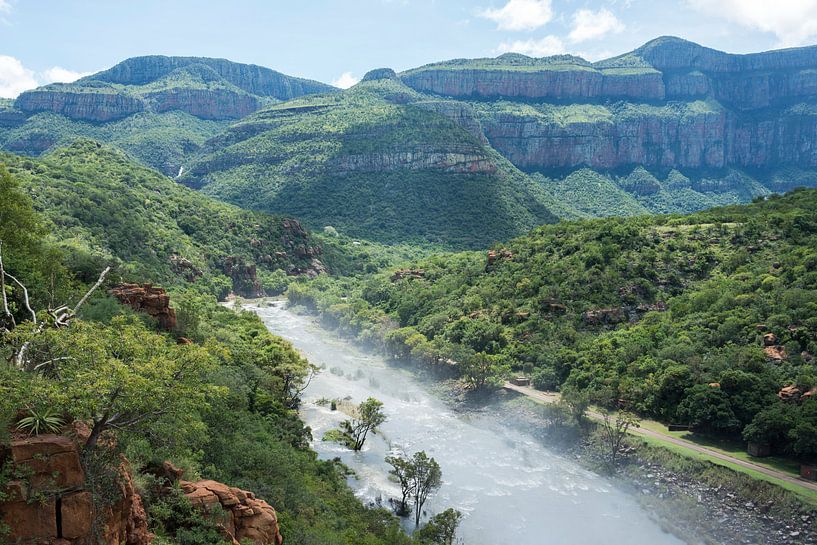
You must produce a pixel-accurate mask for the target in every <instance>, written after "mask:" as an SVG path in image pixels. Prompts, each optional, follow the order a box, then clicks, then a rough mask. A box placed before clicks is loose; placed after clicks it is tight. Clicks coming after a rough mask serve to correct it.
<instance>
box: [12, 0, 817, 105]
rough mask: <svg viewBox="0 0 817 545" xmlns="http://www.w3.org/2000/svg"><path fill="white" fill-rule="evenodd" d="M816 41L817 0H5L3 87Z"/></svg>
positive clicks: (322, 73)
mask: <svg viewBox="0 0 817 545" xmlns="http://www.w3.org/2000/svg"><path fill="white" fill-rule="evenodd" d="M665 35H672V36H679V37H682V38H686V39H688V40H692V41H694V42H697V43H700V44H702V45H706V46H708V47H714V48H716V49H720V50H723V51H728V52H732V53H748V52H754V51H763V50H768V49H776V48H781V47H794V46H801V45H811V44H815V43H817V0H290V1H280V0H266V1H264V0H230V1H229V2H227V1H223V0H212V1H208V0H138V1H136V0H127V1H124V0H123V1H119V0H0V97H5V98H13V97H14V96H16V95H17V94H19V93H20V92H22V91H24V90H26V89H31V88H34V87H36V86H38V85H43V84H46V83H49V82H54V81H73V80H74V79H77V78H78V77H81V76H82V75H85V74H89V73H93V72H97V71H99V70H104V69H106V68H109V67H110V66H113V65H114V64H116V63H117V62H119V61H121V60H124V59H126V58H128V57H134V56H138V55H148V54H162V55H193V56H205V57H222V58H227V59H230V60H233V61H238V62H245V63H253V64H259V65H262V66H267V67H269V68H272V69H274V70H278V71H280V72H283V73H285V74H289V75H293V76H300V77H306V78H310V79H315V80H319V81H323V82H326V83H333V84H335V85H337V86H340V87H348V86H351V85H353V84H354V83H355V82H357V81H358V80H359V78H361V77H362V76H363V75H364V74H365V73H366V72H367V71H369V70H371V69H373V68H380V67H389V68H394V69H395V70H397V71H400V70H405V69H408V68H412V67H416V66H421V65H423V64H427V63H430V62H435V61H440V60H446V59H452V58H463V57H493V56H496V55H499V54H502V53H504V52H508V51H514V52H519V53H524V54H526V55H530V56H534V57H541V56H547V55H553V54H559V53H572V54H577V55H580V56H582V57H585V58H587V59H588V60H593V61H595V60H599V59H603V58H607V57H610V56H614V55H618V54H620V53H624V52H627V51H631V50H632V49H635V48H636V47H638V46H640V45H642V44H643V43H645V42H647V41H648V40H650V39H653V38H656V37H658V36H665Z"/></svg>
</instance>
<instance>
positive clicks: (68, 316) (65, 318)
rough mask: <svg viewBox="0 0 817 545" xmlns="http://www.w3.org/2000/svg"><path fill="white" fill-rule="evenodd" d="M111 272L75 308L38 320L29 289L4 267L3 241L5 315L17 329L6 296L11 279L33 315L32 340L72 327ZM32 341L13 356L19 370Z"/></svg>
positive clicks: (0, 287) (0, 280) (0, 279)
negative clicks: (57, 329) (82, 308)
mask: <svg viewBox="0 0 817 545" xmlns="http://www.w3.org/2000/svg"><path fill="white" fill-rule="evenodd" d="M110 271H111V268H110V267H105V270H103V271H102V273H100V275H99V279H98V280H97V281H96V283H95V284H94V285H93V286H91V289H89V290H88V291H87V292H85V295H83V296H82V298H81V299H80V300H79V301H77V304H75V305H74V306H73V308H72V307H69V306H68V305H62V306H60V307H57V308H55V309H50V308H49V309H46V310H45V312H46V314H47V315H48V316H49V318H50V319H48V320H38V318H37V312H35V311H34V309H33V308H31V299H30V297H29V294H28V288H27V287H26V286H25V284H23V283H22V282H21V281H20V280H18V279H17V278H16V277H15V276H13V275H11V274H10V273H9V272H8V271H6V269H5V266H4V265H3V243H2V241H0V291H2V298H3V313H4V314H5V315H6V317H7V318H8V319H9V322H10V324H11V329H14V328H16V327H17V321H16V320H15V319H14V314H13V313H12V312H11V309H10V308H9V302H8V295H7V294H6V279H9V280H11V281H12V282H14V283H15V284H17V286H19V288H20V289H21V290H22V292H23V303H24V304H25V307H26V310H28V312H29V313H30V314H31V321H32V323H33V324H34V325H35V326H36V327H35V328H34V331H33V335H32V338H33V337H35V336H37V335H39V334H40V333H42V332H43V331H44V330H45V329H46V328H47V327H54V328H61V327H67V326H68V325H70V323H71V320H72V319H74V318H75V317H76V315H77V312H78V311H79V309H80V307H82V305H84V304H85V302H86V301H87V300H88V298H89V297H91V294H93V293H94V292H95V291H96V290H97V289H98V288H99V286H101V285H102V283H103V282H104V281H105V277H106V276H107V275H108V273H109V272H110ZM6 330H7V331H10V329H8V328H6ZM31 340H32V339H29V340H27V341H26V342H24V343H23V344H22V345H21V346H20V349H19V350H17V352H16V354H14V355H13V356H12V359H13V360H14V364H15V366H16V367H17V368H18V369H25V368H26V364H27V360H26V352H27V351H28V347H29V346H30V345H31Z"/></svg>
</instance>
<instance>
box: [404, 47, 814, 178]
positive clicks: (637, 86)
mask: <svg viewBox="0 0 817 545" xmlns="http://www.w3.org/2000/svg"><path fill="white" fill-rule="evenodd" d="M400 77H401V79H402V80H403V82H404V83H406V85H408V86H410V87H412V88H414V89H416V90H418V91H422V92H426V93H433V94H436V95H443V96H445V97H452V98H456V99H458V100H460V101H462V100H466V101H471V103H472V104H473V105H474V106H475V108H474V110H475V111H476V112H478V114H477V119H476V121H473V120H472V119H470V118H469V117H467V116H457V115H449V117H450V118H451V119H453V120H455V121H457V122H458V123H460V124H461V125H462V126H463V127H464V128H467V129H468V130H470V131H473V130H474V127H475V126H479V127H480V128H481V130H482V133H483V134H484V136H485V137H486V138H487V140H488V142H490V144H491V145H492V146H493V147H494V148H496V149H497V150H498V151H499V152H500V153H502V154H503V155H504V156H505V157H506V158H508V159H509V160H510V161H511V162H512V163H514V164H515V165H516V166H517V167H520V168H523V169H529V170H547V169H554V168H555V169H570V168H575V167H582V166H588V167H591V168H600V169H615V168H619V167H626V166H635V165H643V166H646V167H656V168H694V169H697V168H728V167H733V168H760V169H763V168H772V167H780V166H787V165H789V166H797V167H800V168H810V167H815V166H817V108H815V107H814V106H813V105H812V104H813V102H814V101H815V100H816V99H817V47H808V48H799V49H790V50H782V51H772V52H767V53H759V54H752V55H730V54H727V53H723V52H720V51H715V50H713V49H708V48H705V47H701V46H699V45H697V44H693V43H690V42H686V41H683V40H679V39H675V38H659V39H657V40H654V41H652V42H650V43H648V44H646V45H645V46H643V47H641V48H639V49H637V50H635V51H633V52H631V53H628V54H626V55H622V56H620V57H615V58H612V59H608V60H605V61H601V62H598V63H595V64H591V63H588V62H586V61H583V60H582V59H578V58H576V57H569V56H561V57H551V58H544V59H531V58H528V57H524V56H521V55H504V56H502V57H499V58H497V59H475V60H470V61H467V60H458V61H449V62H447V63H439V64H436V65H429V66H427V67H421V68H418V69H414V70H410V71H408V72H405V73H403V74H401V75H400ZM508 103H510V104H516V105H517V106H513V107H508ZM583 108H585V109H592V110H602V111H603V112H604V113H605V115H603V116H601V117H599V116H583V115H581V110H582V109H583ZM577 112H579V115H576V113H577Z"/></svg>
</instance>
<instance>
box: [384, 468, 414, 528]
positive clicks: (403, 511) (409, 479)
mask: <svg viewBox="0 0 817 545" xmlns="http://www.w3.org/2000/svg"><path fill="white" fill-rule="evenodd" d="M386 463H387V464H389V465H390V466H392V469H391V470H390V471H389V474H390V475H393V476H394V477H395V478H396V479H397V482H399V483H400V494H401V498H400V503H399V504H398V505H397V508H396V509H395V511H396V512H397V514H398V515H400V516H405V515H408V514H409V506H408V499H409V497H410V496H411V495H412V485H413V483H414V480H413V478H414V476H413V474H414V465H413V464H412V463H411V461H410V460H406V459H405V458H400V457H399V456H387V457H386Z"/></svg>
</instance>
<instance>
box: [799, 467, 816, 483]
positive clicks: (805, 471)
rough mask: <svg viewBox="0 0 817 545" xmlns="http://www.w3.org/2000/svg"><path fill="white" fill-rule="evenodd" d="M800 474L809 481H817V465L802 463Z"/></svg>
mask: <svg viewBox="0 0 817 545" xmlns="http://www.w3.org/2000/svg"><path fill="white" fill-rule="evenodd" d="M800 476H801V477H802V478H804V479H807V480H809V481H817V466H814V465H806V464H802V465H801V466H800Z"/></svg>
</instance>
